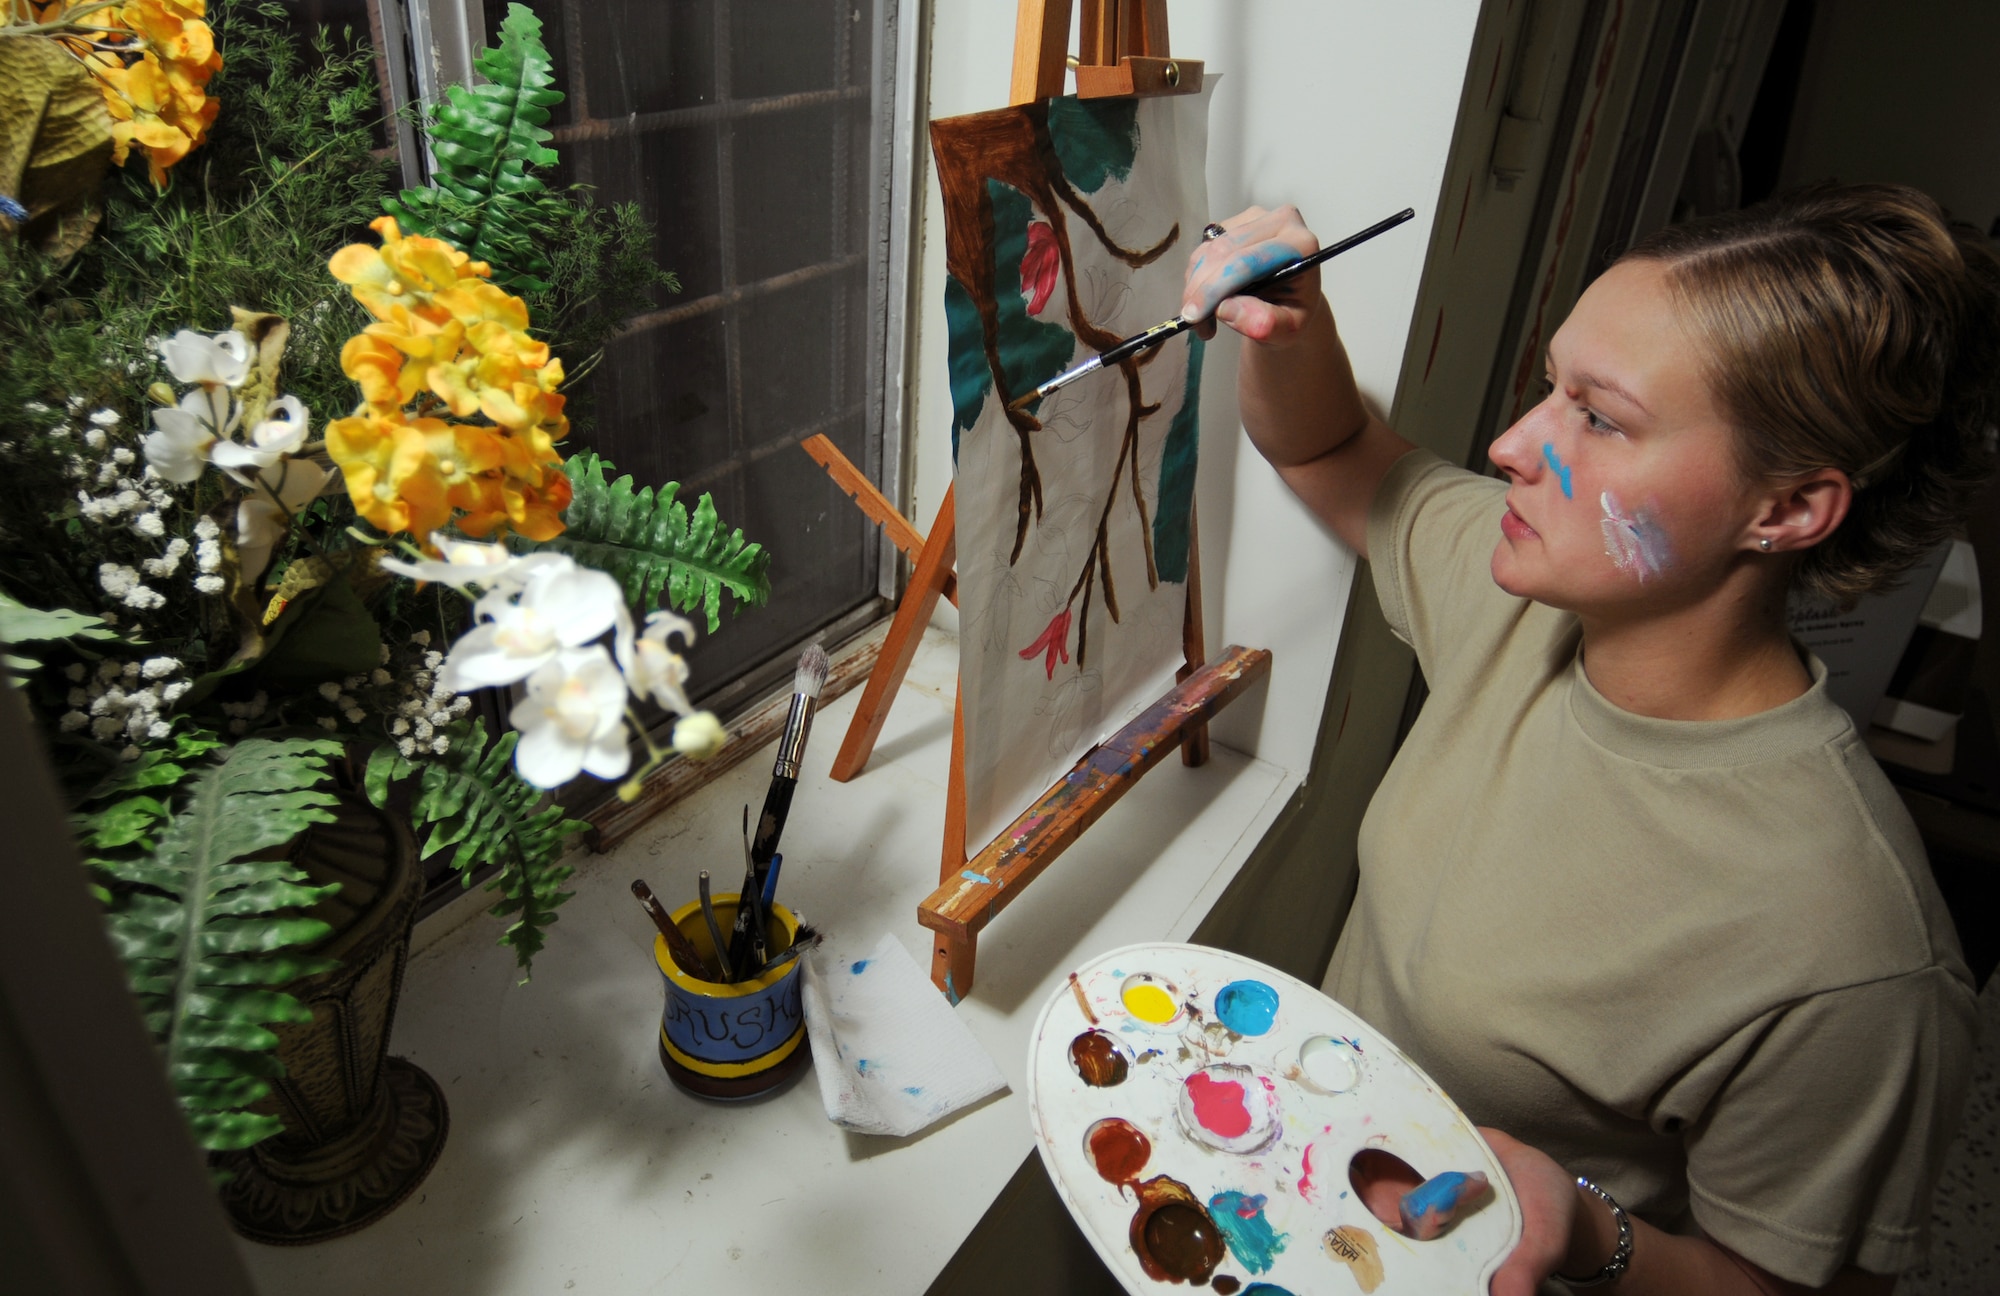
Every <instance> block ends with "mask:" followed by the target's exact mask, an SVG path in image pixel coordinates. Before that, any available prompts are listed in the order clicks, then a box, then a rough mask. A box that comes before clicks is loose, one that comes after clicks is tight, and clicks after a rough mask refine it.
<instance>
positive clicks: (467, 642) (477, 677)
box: [438, 554, 631, 693]
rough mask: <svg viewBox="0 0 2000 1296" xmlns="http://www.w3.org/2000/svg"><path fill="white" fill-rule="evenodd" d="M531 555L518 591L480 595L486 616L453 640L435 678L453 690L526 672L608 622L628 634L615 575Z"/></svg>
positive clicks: (590, 636) (515, 677)
mask: <svg viewBox="0 0 2000 1296" xmlns="http://www.w3.org/2000/svg"><path fill="white" fill-rule="evenodd" d="M533 557H535V558H539V559H542V561H541V562H537V563H533V564H524V566H525V579H522V580H521V582H520V587H519V593H518V595H515V594H514V592H513V591H512V589H511V588H510V589H507V590H499V591H495V592H493V593H489V594H487V595H486V596H484V597H482V598H481V599H480V600H479V603H478V607H477V611H478V612H479V613H480V614H481V615H482V616H485V617H486V618H487V620H485V621H483V622H482V623H480V624H479V625H476V626H474V627H473V628H472V629H471V630H469V631H467V632H466V633H465V635H464V636H463V637H462V638H461V639H459V641H458V642H457V643H456V644H454V645H452V649H451V655H450V656H449V657H447V658H446V659H445V663H444V666H443V668H442V669H441V670H440V672H439V675H438V679H439V682H440V683H442V684H443V685H444V686H445V687H446V688H448V689H450V690H452V691H453V692H454V693H463V692H465V691H466V690H468V689H474V688H483V687H487V686H490V685H498V684H512V683H514V682H515V681H516V680H520V679H525V678H526V677H527V676H528V675H530V674H532V673H533V672H534V671H536V670H539V669H540V668H541V667H542V666H543V665H544V664H545V663H547V662H550V661H552V660H554V659H555V657H556V656H557V654H559V653H561V652H563V651H564V650H566V649H572V648H577V647H579V646H581V645H583V644H587V643H589V642H590V641H591V640H593V639H595V638H597V637H598V636H600V635H602V634H603V633H604V632H605V631H607V630H610V629H612V628H613V627H614V626H615V627H617V628H618V629H619V632H620V634H621V635H624V634H629V633H630V630H629V626H630V622H631V614H630V613H629V612H627V611H626V610H625V593H624V591H623V590H621V589H620V588H619V587H618V582H617V581H615V580H613V579H612V578H611V577H609V576H607V575H605V574H604V573H603V572H600V571H593V570H591V569H590V568H587V567H578V566H577V565H576V563H575V561H574V560H572V559H571V558H569V557H567V556H566V555H562V554H537V555H533ZM518 571H519V569H517V572H518ZM512 583H513V582H512V581H509V582H508V584H509V585H510V586H511V585H512ZM510 600H511V601H510ZM606 660H607V661H608V660H609V658H608V657H607V658H606ZM619 687H620V688H623V687H624V682H623V680H622V679H621V681H620V683H619Z"/></svg>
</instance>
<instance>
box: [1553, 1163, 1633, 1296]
mask: <svg viewBox="0 0 2000 1296" xmlns="http://www.w3.org/2000/svg"><path fill="white" fill-rule="evenodd" d="M1576 1186H1577V1187H1579V1188H1581V1189H1583V1190H1584V1191H1585V1192H1587V1193H1593V1194H1595V1195H1596V1197H1597V1199H1598V1200H1599V1201H1601V1202H1603V1203H1604V1204H1605V1205H1606V1206H1609V1207H1610V1208H1611V1217H1612V1218H1613V1219H1615V1220H1617V1221H1618V1249H1617V1250H1616V1251H1613V1252H1612V1253H1611V1258H1610V1259H1609V1260H1606V1261H1605V1262H1604V1267H1603V1268H1602V1269H1599V1270H1598V1271H1597V1272H1596V1273H1594V1274H1591V1275H1589V1276H1588V1277H1584V1278H1572V1277H1570V1276H1569V1275H1568V1274H1564V1273H1558V1274H1554V1275H1552V1276H1553V1277H1554V1278H1555V1279H1556V1281H1557V1282H1560V1283H1562V1284H1563V1285H1564V1286H1566V1287H1602V1286H1603V1285H1604V1284H1605V1283H1608V1282H1613V1281H1615V1280H1617V1279H1619V1278H1622V1277H1624V1276H1625V1269H1626V1267H1627V1266H1628V1265H1630V1264H1631V1263H1632V1220H1631V1218H1630V1217H1629V1216H1627V1215H1626V1214H1625V1208H1624V1207H1623V1206H1620V1205H1619V1204H1618V1203H1617V1202H1615V1201H1613V1200H1611V1194H1610V1193H1608V1192H1606V1191H1604V1190H1603V1189H1602V1188H1599V1187H1598V1186H1597V1185H1596V1184H1594V1183H1592V1182H1590V1180H1588V1179H1585V1178H1584V1177H1583V1176H1582V1175H1578V1176H1577V1179H1576Z"/></svg>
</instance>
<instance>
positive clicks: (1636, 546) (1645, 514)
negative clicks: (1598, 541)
mask: <svg viewBox="0 0 2000 1296" xmlns="http://www.w3.org/2000/svg"><path fill="white" fill-rule="evenodd" d="M1598 504H1599V505H1600V506H1602V508H1603V509H1604V522H1603V527H1604V552H1605V553H1606V554H1607V555H1608V556H1609V557H1610V559H1611V561H1612V562H1613V563H1615V564H1616V565H1617V567H1618V570H1620V571H1624V572H1630V573H1632V574H1633V575H1634V576H1637V577H1638V578H1639V581H1640V583H1641V584H1643V583H1644V582H1645V581H1646V579H1647V578H1648V577H1651V576H1657V575H1659V574H1660V573H1661V572H1663V571H1665V570H1666V569H1667V568H1668V567H1669V566H1670V565H1671V564H1672V563H1673V560H1674V556H1673V551H1672V549H1670V548H1669V547H1668V545H1667V533H1666V532H1665V531H1664V530H1662V529H1661V528H1660V524H1659V522H1658V521H1656V520H1655V519H1654V517H1653V514H1652V512H1651V511H1650V510H1648V509H1643V508H1642V509H1640V510H1638V511H1637V512H1635V513H1627V512H1626V511H1625V508H1624V506H1623V505H1621V504H1620V503H1619V502H1618V497H1617V496H1616V495H1613V494H1612V493H1611V492H1610V491H1605V492H1604V494H1602V495H1601V496H1599V497H1598Z"/></svg>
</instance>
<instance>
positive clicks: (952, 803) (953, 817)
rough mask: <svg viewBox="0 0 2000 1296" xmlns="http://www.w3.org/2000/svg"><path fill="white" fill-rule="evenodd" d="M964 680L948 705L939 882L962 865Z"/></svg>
mask: <svg viewBox="0 0 2000 1296" xmlns="http://www.w3.org/2000/svg"><path fill="white" fill-rule="evenodd" d="M965 860H966V855H965V681H964V680H963V679H960V680H959V682H958V694H957V697H956V700H955V701H954V702H953V703H952V708H951V773H950V775H949V776H947V778H946V780H945V790H944V849H943V851H942V855H941V858H940V861H939V863H938V882H939V884H940V885H942V884H943V883H944V882H946V881H948V880H949V879H951V878H953V877H955V876H957V875H958V874H959V873H960V872H962V871H963V870H964V868H965Z"/></svg>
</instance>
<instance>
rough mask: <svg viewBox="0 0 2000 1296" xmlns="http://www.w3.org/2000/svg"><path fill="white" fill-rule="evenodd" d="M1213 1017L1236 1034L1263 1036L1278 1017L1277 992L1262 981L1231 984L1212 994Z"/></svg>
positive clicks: (1234, 982) (1232, 982)
mask: <svg viewBox="0 0 2000 1296" xmlns="http://www.w3.org/2000/svg"><path fill="white" fill-rule="evenodd" d="M1215 1016H1216V1020H1218V1021H1220V1022H1221V1023H1222V1024H1223V1025H1224V1026H1226V1027H1228V1028H1229V1029H1230V1030H1233V1031H1235V1032H1236V1033H1237V1034H1238V1035H1262V1034H1263V1033H1264V1032H1265V1031H1268V1030H1270V1029H1271V1023H1272V1022H1273V1021H1275V1020H1276V1019H1277V1016H1278V992H1277V991H1276V990H1273V989H1272V988H1271V987H1270V986H1268V985H1265V984H1264V983H1263V982H1262V981H1231V982H1230V983H1229V984H1228V985H1226V986H1224V987H1222V989H1220V990H1218V991H1216V992H1215Z"/></svg>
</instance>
